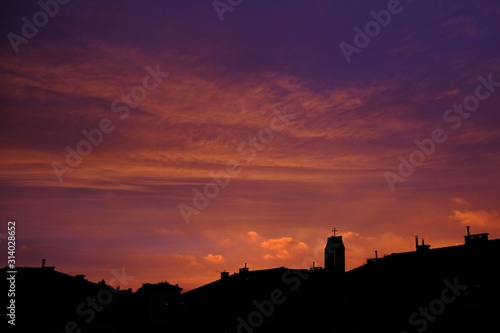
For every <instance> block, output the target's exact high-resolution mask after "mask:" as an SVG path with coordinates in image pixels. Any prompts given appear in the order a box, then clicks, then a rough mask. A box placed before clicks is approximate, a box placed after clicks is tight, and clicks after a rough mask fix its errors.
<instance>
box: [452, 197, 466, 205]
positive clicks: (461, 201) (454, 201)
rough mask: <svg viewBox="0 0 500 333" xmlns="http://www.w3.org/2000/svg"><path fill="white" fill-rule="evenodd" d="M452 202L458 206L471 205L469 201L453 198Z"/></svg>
mask: <svg viewBox="0 0 500 333" xmlns="http://www.w3.org/2000/svg"><path fill="white" fill-rule="evenodd" d="M451 202H452V203H454V204H457V205H463V206H470V203H469V202H468V201H467V200H465V199H462V198H458V197H455V198H452V199H451Z"/></svg>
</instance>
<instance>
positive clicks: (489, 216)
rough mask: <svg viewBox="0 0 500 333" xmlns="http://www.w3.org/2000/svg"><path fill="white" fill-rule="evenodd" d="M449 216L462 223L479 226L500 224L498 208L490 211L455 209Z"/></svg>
mask: <svg viewBox="0 0 500 333" xmlns="http://www.w3.org/2000/svg"><path fill="white" fill-rule="evenodd" d="M449 218H450V219H453V220H456V221H458V222H460V224H462V225H470V226H478V227H485V226H488V227H496V226H498V225H500V215H499V213H498V211H496V210H492V211H489V212H488V211H486V210H476V211H472V210H464V211H459V210H454V211H453V214H452V215H450V216H449Z"/></svg>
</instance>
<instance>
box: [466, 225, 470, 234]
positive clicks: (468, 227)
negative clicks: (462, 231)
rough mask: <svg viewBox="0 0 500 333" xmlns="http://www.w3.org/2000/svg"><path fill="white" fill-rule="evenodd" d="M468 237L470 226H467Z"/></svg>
mask: <svg viewBox="0 0 500 333" xmlns="http://www.w3.org/2000/svg"><path fill="white" fill-rule="evenodd" d="M467 236H470V226H467Z"/></svg>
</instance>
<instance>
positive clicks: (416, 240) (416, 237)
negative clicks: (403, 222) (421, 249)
mask: <svg viewBox="0 0 500 333" xmlns="http://www.w3.org/2000/svg"><path fill="white" fill-rule="evenodd" d="M415 248H416V249H417V250H418V236H415Z"/></svg>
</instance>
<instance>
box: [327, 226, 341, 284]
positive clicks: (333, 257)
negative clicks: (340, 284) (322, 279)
mask: <svg viewBox="0 0 500 333" xmlns="http://www.w3.org/2000/svg"><path fill="white" fill-rule="evenodd" d="M332 231H333V236H331V237H328V239H327V242H326V246H325V271H326V272H328V273H332V274H335V275H341V274H343V273H345V247H344V242H343V241H342V236H336V235H335V234H336V232H337V230H336V229H335V228H334V229H333V230H332Z"/></svg>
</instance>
